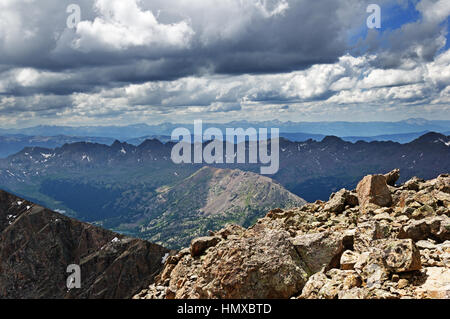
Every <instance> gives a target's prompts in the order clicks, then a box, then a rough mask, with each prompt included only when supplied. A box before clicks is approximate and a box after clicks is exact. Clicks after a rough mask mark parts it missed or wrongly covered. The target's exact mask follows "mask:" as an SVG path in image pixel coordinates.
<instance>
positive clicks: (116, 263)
mask: <svg viewBox="0 0 450 319" xmlns="http://www.w3.org/2000/svg"><path fill="white" fill-rule="evenodd" d="M170 253H171V251H169V250H167V249H165V248H163V247H161V246H159V245H155V244H151V243H149V242H147V241H143V240H139V239H132V238H129V237H125V236H123V235H119V234H116V233H114V232H111V231H108V230H105V229H102V228H99V227H95V226H93V225H90V224H87V223H82V222H79V221H76V220H74V219H72V218H68V217H66V216H63V215H61V214H58V213H56V212H53V211H50V210H48V209H45V208H43V207H41V206H39V205H36V204H34V203H31V202H29V201H26V200H23V199H20V198H18V197H16V196H14V195H11V194H9V193H6V192H4V191H0V299H4V298H7V299H9V298H20V299H39V298H131V297H132V296H133V295H134V294H135V293H136V292H138V291H140V290H141V289H142V288H143V287H145V286H146V285H148V284H150V283H151V282H153V281H154V277H155V275H156V274H157V273H158V272H159V271H160V270H161V268H162V261H163V260H164V258H167V256H169V254H170ZM72 264H76V265H78V266H79V267H80V270H81V273H80V275H81V282H80V283H81V287H80V288H74V289H68V288H67V278H68V277H69V275H70V273H68V272H67V267H68V266H69V265H72Z"/></svg>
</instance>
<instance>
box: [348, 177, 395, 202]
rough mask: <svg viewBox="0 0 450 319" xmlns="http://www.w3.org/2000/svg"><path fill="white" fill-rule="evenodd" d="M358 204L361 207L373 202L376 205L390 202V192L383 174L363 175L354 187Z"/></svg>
mask: <svg viewBox="0 0 450 319" xmlns="http://www.w3.org/2000/svg"><path fill="white" fill-rule="evenodd" d="M356 192H357V193H358V199H359V204H360V206H361V207H362V208H366V207H368V206H370V204H374V205H377V206H389V205H391V204H392V197H391V192H390V190H389V188H388V186H387V183H386V177H385V176H383V175H368V176H365V177H364V178H363V179H362V180H361V181H360V182H359V183H358V186H357V187H356Z"/></svg>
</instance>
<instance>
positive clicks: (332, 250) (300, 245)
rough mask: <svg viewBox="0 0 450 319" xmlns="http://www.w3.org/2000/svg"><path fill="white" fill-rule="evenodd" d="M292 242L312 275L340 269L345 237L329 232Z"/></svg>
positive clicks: (310, 235)
mask: <svg viewBox="0 0 450 319" xmlns="http://www.w3.org/2000/svg"><path fill="white" fill-rule="evenodd" d="M291 242H292V244H293V245H294V246H295V249H296V250H297V252H298V254H299V255H300V257H301V258H302V260H303V262H305V264H306V266H307V269H308V270H309V272H310V273H316V272H318V271H320V270H321V269H322V268H325V269H330V268H334V267H338V266H339V261H340V257H341V254H342V253H343V251H344V245H343V235H341V234H339V233H333V232H329V231H327V232H321V233H312V234H306V235H301V236H297V237H295V238H293V239H292V240H291Z"/></svg>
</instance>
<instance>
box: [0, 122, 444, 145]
mask: <svg viewBox="0 0 450 319" xmlns="http://www.w3.org/2000/svg"><path fill="white" fill-rule="evenodd" d="M203 126H204V129H206V128H208V127H217V128H219V129H223V130H224V129H225V128H227V127H232V128H239V127H241V128H244V129H245V128H248V127H254V128H261V127H266V128H274V127H277V128H279V129H280V132H282V133H299V132H300V133H306V134H319V135H334V136H340V137H343V136H378V135H392V134H405V133H417V132H425V131H434V132H440V133H443V132H448V131H450V121H444V120H432V121H430V120H426V119H408V120H404V121H398V122H342V121H341V122H291V121H289V122H280V121H278V120H275V121H265V122H250V121H234V122H230V123H226V124H223V123H204V124H203ZM177 127H186V128H189V129H190V130H191V131H192V130H193V123H188V124H179V123H178V124H177V123H162V124H158V125H147V124H134V125H128V126H79V127H71V126H45V125H40V126H35V127H29V128H10V129H0V135H2V136H4V135H10V134H23V135H28V136H56V135H66V136H100V137H109V138H114V139H118V140H121V141H126V140H129V139H132V138H140V137H142V136H155V135H163V136H170V135H171V133H172V131H173V130H174V129H175V128H177Z"/></svg>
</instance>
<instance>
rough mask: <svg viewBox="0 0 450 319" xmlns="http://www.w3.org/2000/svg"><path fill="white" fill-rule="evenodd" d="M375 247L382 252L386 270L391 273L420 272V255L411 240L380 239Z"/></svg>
mask: <svg viewBox="0 0 450 319" xmlns="http://www.w3.org/2000/svg"><path fill="white" fill-rule="evenodd" d="M374 244H375V246H376V247H378V248H379V249H381V251H382V252H383V261H384V264H385V266H386V268H387V269H388V270H389V271H390V272H393V273H402V272H407V271H414V270H420V269H421V268H422V266H421V262H420V253H419V249H417V247H416V245H415V244H414V242H413V241H412V240H411V239H381V240H377V241H375V243H374Z"/></svg>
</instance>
